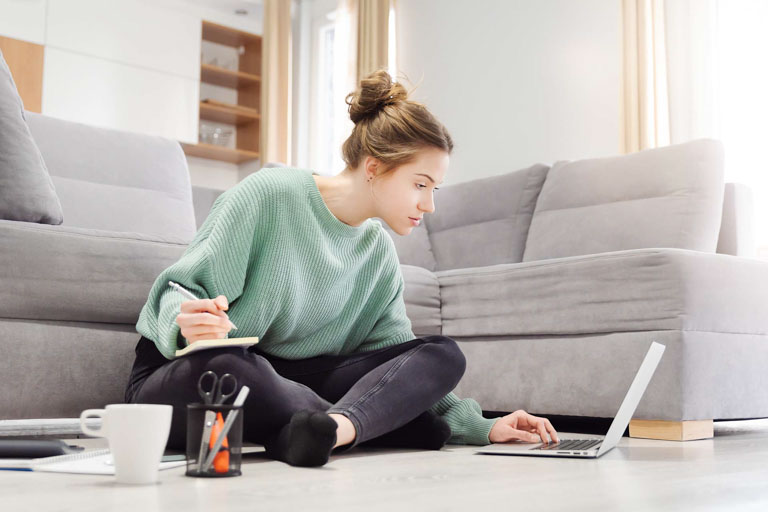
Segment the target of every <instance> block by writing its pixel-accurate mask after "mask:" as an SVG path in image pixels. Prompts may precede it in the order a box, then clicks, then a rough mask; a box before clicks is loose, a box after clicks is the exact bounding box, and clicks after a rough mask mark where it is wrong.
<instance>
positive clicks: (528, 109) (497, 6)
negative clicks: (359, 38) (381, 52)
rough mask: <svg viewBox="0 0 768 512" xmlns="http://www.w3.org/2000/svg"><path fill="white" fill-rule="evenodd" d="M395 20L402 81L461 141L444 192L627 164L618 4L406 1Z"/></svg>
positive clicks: (596, 0) (607, 0)
mask: <svg viewBox="0 0 768 512" xmlns="http://www.w3.org/2000/svg"><path fill="white" fill-rule="evenodd" d="M396 20H397V55H398V69H399V72H400V73H405V75H406V76H407V77H408V79H409V80H410V82H412V83H413V84H418V83H419V82H421V83H420V85H419V87H418V88H417V89H416V90H415V91H414V93H413V96H412V97H413V98H414V99H416V100H418V101H422V102H423V103H425V104H426V105H427V107H428V108H429V109H430V110H431V111H432V112H433V113H434V114H435V115H436V116H437V117H438V118H439V119H440V120H441V121H442V122H443V124H445V126H446V128H447V129H448V131H449V132H450V133H451V136H452V137H453V139H454V143H455V149H454V154H453V157H452V159H451V166H450V169H449V171H448V173H447V174H446V178H445V182H446V184H452V183H460V182H463V181H468V180H472V179H476V178H481V177H487V176H494V175H498V174H503V173H505V172H509V171H512V170H515V169H519V168H522V167H527V166H529V165H532V164H534V163H536V162H542V163H546V164H552V163H553V162H555V161H557V160H571V159H579V158H588V157H600V156H609V155H616V154H618V153H619V148H620V146H619V105H620V90H619V86H620V78H621V42H622V41H621V2H620V1H619V0H578V1H573V0H536V1H532V0H482V1H470V0H451V1H442V0H407V1H403V0H401V1H399V2H398V3H397V18H396ZM406 85H409V84H408V82H406ZM411 87H412V86H411ZM409 88H410V87H409Z"/></svg>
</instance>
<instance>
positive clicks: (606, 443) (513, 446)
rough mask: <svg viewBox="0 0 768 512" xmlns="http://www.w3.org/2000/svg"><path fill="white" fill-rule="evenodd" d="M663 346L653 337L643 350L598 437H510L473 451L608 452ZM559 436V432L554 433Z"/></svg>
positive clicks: (556, 454)
mask: <svg viewBox="0 0 768 512" xmlns="http://www.w3.org/2000/svg"><path fill="white" fill-rule="evenodd" d="M665 348H666V347H665V346H664V345H661V344H659V343H656V342H655V341H654V342H652V343H651V347H650V348H649V349H648V353H647V354H645V359H643V364H641V365H640V369H639V370H637V375H635V380H633V381H632V385H631V386H629V391H627V395H626V396H625V397H624V401H623V402H622V403H621V407H619V412H617V413H616V417H615V418H614V419H613V422H612V423H611V427H610V428H609V429H608V433H607V434H606V435H605V436H604V437H601V438H596V439H562V438H561V439H560V442H559V443H552V442H550V443H549V444H544V443H538V444H532V443H525V442H522V441H513V442H510V443H497V444H490V445H488V446H483V447H479V448H478V449H477V450H475V453H484V454H491V455H525V456H529V457H579V458H587V459H596V458H598V457H600V456H602V455H605V454H606V453H608V452H609V451H610V450H611V449H613V448H614V447H615V446H616V445H617V444H618V443H619V440H620V439H621V436H622V435H623V434H624V431H625V430H626V428H627V425H629V420H631V419H632V415H633V414H634V413H635V409H637V404H638V403H640V399H641V398H642V397H643V393H645V388H647V387H648V383H649V382H650V380H651V377H652V376H653V373H654V372H655V371H656V367H657V366H658V365H659V361H660V360H661V355H662V354H663V353H664V349H665ZM558 437H560V436H558Z"/></svg>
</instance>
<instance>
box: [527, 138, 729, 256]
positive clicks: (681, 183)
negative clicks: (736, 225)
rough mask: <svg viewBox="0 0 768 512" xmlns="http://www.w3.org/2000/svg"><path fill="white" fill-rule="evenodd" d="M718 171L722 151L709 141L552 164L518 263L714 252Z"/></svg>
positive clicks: (720, 171)
mask: <svg viewBox="0 0 768 512" xmlns="http://www.w3.org/2000/svg"><path fill="white" fill-rule="evenodd" d="M723 167H724V154H723V145H722V143H721V142H720V141H718V140H714V139H698V140H694V141H690V142H686V143H683V144H676V145H672V146H665V147H661V148H654V149H648V150H644V151H640V152H637V153H631V154H628V155H622V156H616V157H608V158H594V159H587V160H578V161H570V162H569V161H560V162H556V163H555V164H554V165H553V166H552V169H550V171H549V173H548V174H547V179H546V181H545V182H544V187H543V188H542V191H541V194H540V195H539V199H538V202H537V204H536V211H535V212H534V214H533V219H532V220H531V228H530V230H529V232H528V240H527V242H526V247H525V255H524V257H523V261H531V260H541V259H548V258H560V257H566V256H578V255H582V254H595V253H602V252H609V251H621V250H627V249H638V248H645V247H648V248H658V247H671V248H678V249H691V250H695V251H703V252H714V251H715V249H716V247H717V239H718V233H719V230H720V219H721V215H722V208H723V189H724V183H723Z"/></svg>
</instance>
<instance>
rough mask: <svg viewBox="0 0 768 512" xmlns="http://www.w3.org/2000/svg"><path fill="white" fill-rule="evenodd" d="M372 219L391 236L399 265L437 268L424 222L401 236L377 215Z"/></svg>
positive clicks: (428, 268)
mask: <svg viewBox="0 0 768 512" xmlns="http://www.w3.org/2000/svg"><path fill="white" fill-rule="evenodd" d="M441 191H442V189H441ZM425 218H426V216H425ZM374 219H375V220H378V221H379V222H380V223H381V225H382V227H383V228H384V230H385V231H386V232H387V233H389V235H390V236H391V237H392V241H393V242H395V250H396V251H397V257H398V259H399V260H400V264H401V265H413V266H415V267H421V268H425V269H427V270H431V271H432V272H434V271H435V270H437V261H435V255H434V254H433V253H432V246H431V245H430V243H429V235H428V234H427V228H426V227H425V224H424V222H421V223H420V224H419V225H418V226H417V227H415V228H413V230H411V232H410V234H408V235H405V236H403V235H398V234H397V233H395V232H394V231H392V229H391V228H390V227H389V226H388V225H387V223H386V222H384V220H383V219H380V218H379V217H374Z"/></svg>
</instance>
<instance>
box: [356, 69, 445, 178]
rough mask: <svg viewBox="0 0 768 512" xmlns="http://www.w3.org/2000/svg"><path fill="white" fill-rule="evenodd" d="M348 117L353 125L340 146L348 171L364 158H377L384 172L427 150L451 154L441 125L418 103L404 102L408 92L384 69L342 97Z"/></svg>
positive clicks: (363, 80)
mask: <svg viewBox="0 0 768 512" xmlns="http://www.w3.org/2000/svg"><path fill="white" fill-rule="evenodd" d="M345 101H346V103H347V104H348V105H349V117H350V118H351V119H352V122H353V123H355V128H354V129H353V130H352V133H351V134H350V136H349V137H348V138H347V140H346V141H344V144H343V145H342V147H341V152H342V156H343V158H344V162H345V163H346V164H347V167H348V168H349V169H354V168H356V167H357V166H358V165H359V164H360V162H361V161H362V160H363V159H364V158H365V157H366V156H372V157H374V158H377V159H378V160H380V161H381V162H382V164H384V169H385V172H388V171H391V170H392V169H393V168H395V167H397V166H399V165H402V164H405V163H408V162H409V161H411V160H413V158H415V156H416V153H417V152H418V151H419V150H421V149H425V148H428V147H434V148H438V149H442V150H443V151H446V152H447V153H449V154H450V153H451V151H453V140H452V139H451V136H450V135H449V134H448V131H447V130H446V129H445V126H443V125H442V123H440V121H438V120H437V119H436V118H435V116H433V115H432V113H431V112H429V110H427V107H425V106H424V105H422V104H421V103H417V102H415V101H412V100H409V99H408V91H406V89H405V87H403V86H402V85H401V84H399V83H397V82H393V81H392V77H391V76H389V73H387V72H386V71H384V70H379V71H375V72H373V73H371V74H370V75H368V76H367V77H365V78H363V79H362V80H361V81H360V86H359V88H358V89H357V90H356V91H354V92H351V93H349V94H348V95H347V97H346V100H345Z"/></svg>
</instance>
